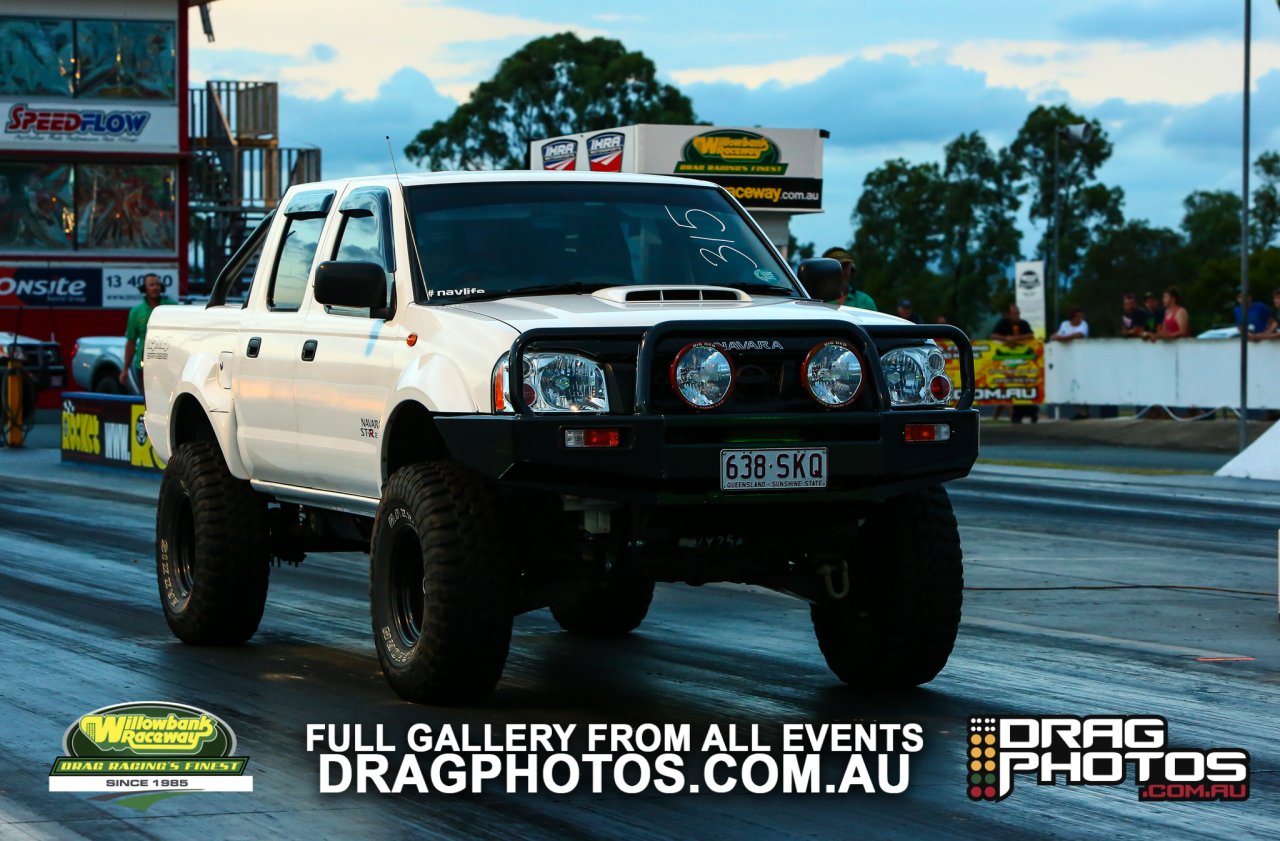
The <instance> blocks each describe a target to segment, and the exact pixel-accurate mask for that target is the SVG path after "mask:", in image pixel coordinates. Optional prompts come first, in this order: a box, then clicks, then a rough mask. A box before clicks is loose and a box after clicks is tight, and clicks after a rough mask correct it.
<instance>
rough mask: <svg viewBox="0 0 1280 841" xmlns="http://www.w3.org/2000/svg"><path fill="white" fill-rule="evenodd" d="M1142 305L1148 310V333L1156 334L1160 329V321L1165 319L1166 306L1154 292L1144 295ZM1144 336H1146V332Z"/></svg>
mask: <svg viewBox="0 0 1280 841" xmlns="http://www.w3.org/2000/svg"><path fill="white" fill-rule="evenodd" d="M1142 306H1143V308H1144V309H1145V310H1146V311H1147V324H1146V328H1147V333H1151V334H1154V333H1155V332H1156V331H1157V330H1159V329H1160V322H1162V321H1164V307H1162V306H1160V300H1159V299H1158V298H1157V297H1156V293H1154V292H1147V293H1145V294H1144V295H1143V296H1142ZM1143 338H1144V339H1145V338H1146V334H1145V333H1144V334H1143Z"/></svg>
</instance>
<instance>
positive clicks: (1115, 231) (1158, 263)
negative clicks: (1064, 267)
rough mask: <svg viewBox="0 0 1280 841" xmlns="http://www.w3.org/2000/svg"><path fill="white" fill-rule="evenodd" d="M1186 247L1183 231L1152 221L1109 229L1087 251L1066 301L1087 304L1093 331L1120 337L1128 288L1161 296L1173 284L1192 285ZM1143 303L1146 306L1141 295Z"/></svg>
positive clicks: (1090, 326)
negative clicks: (1123, 304)
mask: <svg viewBox="0 0 1280 841" xmlns="http://www.w3.org/2000/svg"><path fill="white" fill-rule="evenodd" d="M1183 248H1184V246H1183V239H1182V237H1181V236H1179V235H1178V232H1177V231H1173V230H1170V229H1168V228H1155V227H1152V226H1151V225H1150V224H1149V223H1148V222H1147V221H1146V220H1141V219H1140V220H1134V221H1130V222H1128V223H1126V224H1124V225H1122V226H1121V227H1118V228H1110V229H1106V230H1103V231H1101V232H1099V235H1098V238H1097V239H1096V240H1095V241H1094V243H1093V244H1092V245H1091V246H1090V247H1089V250H1088V251H1087V252H1085V255H1084V261H1083V262H1082V263H1081V265H1080V271H1079V274H1078V275H1077V277H1076V280H1075V283H1073V284H1072V286H1071V292H1070V294H1069V295H1068V296H1067V298H1066V300H1065V301H1064V304H1066V305H1068V306H1081V307H1084V309H1085V317H1086V318H1087V319H1088V321H1089V333H1090V335H1093V336H1118V335H1120V311H1121V309H1122V298H1123V296H1124V294H1125V293H1126V292H1132V293H1134V294H1135V295H1138V296H1141V295H1142V293H1144V292H1148V291H1153V292H1155V293H1156V294H1157V295H1159V294H1160V293H1161V292H1162V291H1163V290H1164V288H1165V287H1167V286H1179V287H1186V285H1187V280H1188V279H1189V275H1188V264H1187V261H1186V259H1185V255H1184V253H1183ZM1138 303H1139V305H1140V306H1141V303H1142V301H1141V299H1139V302H1138ZM1056 328H1057V325H1056V324H1055V325H1053V326H1052V327H1051V329H1056Z"/></svg>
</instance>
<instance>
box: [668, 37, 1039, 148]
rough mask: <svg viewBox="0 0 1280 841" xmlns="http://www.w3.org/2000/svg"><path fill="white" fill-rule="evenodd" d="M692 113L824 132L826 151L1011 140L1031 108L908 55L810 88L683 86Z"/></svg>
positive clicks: (967, 73) (965, 74)
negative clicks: (976, 137)
mask: <svg viewBox="0 0 1280 841" xmlns="http://www.w3.org/2000/svg"><path fill="white" fill-rule="evenodd" d="M684 90H685V93H687V94H688V95H689V96H690V97H692V99H693V104H694V110H695V111H696V112H697V114H698V116H699V117H700V118H702V119H704V120H710V121H711V122H713V123H717V124H721V125H741V126H751V125H762V126H768V127H771V128H788V127H794V128H825V129H827V130H828V131H830V132H831V139H830V140H829V141H828V146H831V145H838V146H867V145H871V146H877V147H885V148H888V147H893V146H895V145H898V144H902V143H912V142H931V143H938V144H941V143H945V142H946V141H948V140H950V139H952V138H953V137H955V136H956V135H957V134H960V133H961V132H966V131H974V130H980V131H994V132H998V133H1003V134H1008V135H1010V136H1011V135H1012V133H1013V132H1015V131H1017V128H1018V126H1020V125H1021V124H1022V120H1023V119H1025V118H1026V115H1027V112H1028V111H1029V110H1030V109H1031V105H1030V103H1029V102H1028V100H1027V97H1026V95H1025V93H1023V92H1022V91H1018V90H1014V89H1011V88H996V87H989V86H987V85H986V84H985V82H984V80H983V77H982V75H981V74H980V73H977V72H974V71H972V70H965V69H963V68H960V67H954V66H950V65H945V64H932V63H926V64H920V65H914V64H912V62H911V61H910V60H909V59H907V58H904V57H902V56H897V55H891V56H888V57H886V58H884V59H882V60H880V61H866V60H863V59H852V60H850V61H847V62H845V63H844V64H842V65H840V66H839V67H837V68H835V69H834V70H832V71H830V72H828V73H826V74H825V75H823V76H821V77H819V78H818V79H815V80H814V81H812V82H808V83H805V84H797V85H792V86H789V87H788V86H783V85H781V84H779V83H777V82H769V83H766V84H763V85H761V86H759V87H758V88H754V89H750V88H747V87H745V86H743V85H735V84H730V83H727V82H717V83H713V84H695V85H688V86H686V87H685V89H684Z"/></svg>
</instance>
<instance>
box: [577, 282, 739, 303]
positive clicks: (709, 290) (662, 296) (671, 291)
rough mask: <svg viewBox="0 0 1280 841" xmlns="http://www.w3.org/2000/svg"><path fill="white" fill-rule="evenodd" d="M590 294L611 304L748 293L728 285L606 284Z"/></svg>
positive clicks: (726, 298) (735, 298)
mask: <svg viewBox="0 0 1280 841" xmlns="http://www.w3.org/2000/svg"><path fill="white" fill-rule="evenodd" d="M592 297H594V298H599V299H600V300H602V301H611V302H613V303H615V304H689V303H702V302H713V303H724V302H732V303H739V302H750V301H751V300H752V299H751V296H750V295H748V294H747V293H746V292H743V291H742V290H741V289H731V288H729V287H728V286H610V287H608V288H606V289H601V290H599V291H597V292H594V293H592Z"/></svg>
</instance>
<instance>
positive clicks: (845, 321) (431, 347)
mask: <svg viewBox="0 0 1280 841" xmlns="http://www.w3.org/2000/svg"><path fill="white" fill-rule="evenodd" d="M259 253H261V256H262V259H261V260H259V261H258V263H257V269H256V271H254V272H253V273H252V275H251V276H249V278H248V279H249V281H250V287H249V289H248V291H247V294H246V295H245V296H244V303H243V304H240V303H234V304H232V303H229V300H230V299H231V298H232V297H233V296H236V295H238V294H240V292H241V290H238V289H236V288H235V287H236V286H237V285H238V284H239V282H240V281H239V278H240V277H241V274H242V271H243V269H244V267H245V266H246V265H249V264H250V263H251V261H253V260H254V259H256V257H257V255H258V254H259ZM801 275H802V277H806V278H807V279H808V282H810V283H812V284H814V285H815V286H817V285H826V284H830V283H832V282H834V283H837V284H838V283H839V281H840V266H839V264H838V263H837V262H836V261H833V260H817V261H810V262H808V263H806V264H804V265H802V266H801ZM931 338H947V339H949V340H952V341H954V342H956V343H957V345H958V346H959V348H960V350H961V356H962V363H963V365H962V370H963V378H962V379H963V382H962V383H961V384H960V388H959V390H958V391H954V392H953V384H952V382H951V380H950V379H949V378H948V377H947V376H946V374H945V370H944V361H943V357H942V355H941V354H940V353H939V352H938V349H937V347H936V346H935V345H934V344H933V343H932V341H930V339H931ZM143 353H144V367H143V370H144V379H145V392H146V404H147V405H146V426H147V430H148V432H149V433H150V436H151V440H152V442H153V443H154V445H155V447H156V450H157V451H158V452H159V454H160V455H161V457H163V458H164V459H166V460H167V461H168V466H167V468H166V470H165V474H164V480H163V483H162V486H161V490H160V499H159V506H158V511H157V526H156V527H157V559H156V565H157V575H158V578H159V589H160V594H161V601H162V603H163V606H164V612H165V616H166V618H167V620H168V622H169V625H170V627H171V628H172V630H173V631H174V633H175V634H176V635H177V636H178V637H179V638H181V639H182V640H184V641H186V642H189V643H194V644H226V643H240V642H244V641H245V640H247V639H248V638H249V637H251V636H252V635H253V634H254V632H255V631H256V629H257V627H258V624H259V620H260V619H261V617H262V614H263V605H264V601H265V598H266V591H267V578H268V570H269V568H270V565H271V561H272V558H273V556H274V557H276V558H282V559H285V560H290V561H297V560H301V559H302V557H303V555H304V553H306V552H314V551H329V550H351V549H359V550H362V551H369V553H370V563H371V571H370V580H371V587H370V592H371V611H372V615H373V631H374V642H375V645H376V648H377V651H378V656H379V659H380V661H381V665H382V669H383V672H384V674H385V675H386V677H387V679H388V681H389V682H390V684H391V685H392V687H393V688H394V689H395V690H396V691H397V692H398V693H399V694H400V695H401V696H403V697H405V698H409V699H412V700H415V701H450V702H451V701H457V700H467V699H474V698H477V697H479V696H482V695H484V694H486V693H488V692H489V691H491V690H492V689H493V687H494V686H495V684H496V683H497V682H498V680H499V678H500V676H501V673H502V669H503V664H504V663H505V660H506V657H507V650H508V645H509V643H510V640H511V629H512V620H513V618H514V617H515V616H516V615H517V614H519V613H521V612H523V611H527V610H534V609H537V608H541V607H545V606H550V608H551V611H552V613H553V615H554V616H555V618H556V619H557V620H558V621H559V623H560V624H561V625H562V626H563V627H564V628H565V629H566V630H568V631H571V632H576V633H586V634H600V635H610V634H622V633H626V632H628V631H630V630H632V629H634V628H635V627H636V626H638V625H639V623H640V622H641V620H642V619H643V618H644V616H645V613H646V611H647V610H648V607H649V602H650V599H651V598H652V595H653V588H654V582H655V581H683V582H689V583H694V584H700V583H704V582H708V581H737V582H750V583H756V584H761V585H764V586H769V587H774V588H776V589H778V590H781V591H784V592H787V593H790V594H793V595H797V596H799V597H801V598H803V599H805V600H807V601H809V602H810V603H811V605H812V613H813V623H814V628H815V632H816V634H817V637H818V642H819V645H820V647H821V649H822V652H823V654H824V655H825V656H826V659H827V662H828V663H829V664H830V665H831V667H832V669H833V670H834V671H835V672H836V674H837V675H838V676H839V677H840V678H842V679H844V680H845V681H847V682H850V683H855V684H859V685H864V686H906V685H915V684H919V683H923V682H926V681H929V680H931V679H932V678H933V677H934V676H935V675H936V674H937V673H938V671H939V670H940V669H941V668H942V667H943V665H944V664H945V663H946V660H947V657H948V655H949V654H950V651H951V647H952V643H953V641H954V639H955V635H956V629H957V626H958V623H959V618H960V602H961V591H962V589H963V581H962V568H961V559H960V557H961V556H960V541H959V535H958V532H957V528H956V521H955V517H954V516H953V514H952V510H951V505H950V502H949V501H948V498H947V494H946V492H945V490H943V488H942V483H943V482H945V481H947V480H949V479H954V478H958V477H960V476H964V475H965V474H966V473H967V472H968V471H969V469H970V467H971V466H972V464H973V462H974V460H975V458H976V456H977V444H978V416H977V412H976V411H975V410H974V409H973V408H972V407H971V405H970V404H971V401H972V388H973V377H972V355H971V353H970V351H969V344H968V340H967V339H966V338H965V337H964V335H963V334H962V333H961V332H960V331H959V330H957V329H956V328H954V327H947V326H937V325H930V326H919V325H913V324H909V323H907V322H904V321H902V320H901V319H898V318H895V317H893V316H888V315H881V314H879V313H873V312H868V311H864V310H849V309H845V310H837V309H836V308H834V307H829V306H827V305H825V304H823V303H822V302H821V301H820V300H813V299H811V298H810V297H809V295H808V294H807V293H806V291H805V289H804V288H803V287H802V286H801V285H800V284H799V283H798V282H797V279H796V277H795V276H794V275H792V273H791V271H790V269H789V268H788V267H787V265H786V263H785V261H784V260H783V259H782V258H781V257H780V255H779V254H778V252H777V251H776V250H775V249H774V248H773V247H772V246H771V245H770V243H769V241H768V240H767V239H766V238H765V237H764V235H763V234H762V233H761V230H760V228H759V227H758V226H757V225H756V224H755V222H754V221H753V220H752V219H751V218H750V217H749V216H748V215H747V214H746V212H745V211H744V210H743V209H742V207H741V206H740V205H739V204H738V203H737V202H736V201H735V200H734V199H733V198H732V197H731V196H730V195H729V194H728V193H727V192H725V191H724V190H723V189H721V188H720V187H717V186H715V185H713V184H709V183H706V182H700V181H694V180H689V179H681V178H662V177H653V176H639V175H634V176H632V175H618V174H595V173H543V172H538V173H530V172H498V173H439V174H434V175H414V176H411V177H408V178H405V179H404V182H403V184H401V183H400V182H398V181H397V180H396V179H394V178H391V177H377V178H357V179H350V180H341V181H328V182H323V183H316V184H308V185H302V186H299V187H294V188H291V189H290V190H289V192H288V194H287V195H286V196H285V197H284V200H283V201H282V202H281V204H280V210H278V211H277V212H276V213H275V214H274V215H273V216H271V217H270V218H268V219H267V221H265V222H264V223H263V225H262V226H261V227H260V228H259V229H258V230H257V231H255V233H254V234H253V235H252V236H251V237H250V239H249V241H248V242H246V244H245V245H244V246H243V247H242V248H241V250H240V251H239V252H238V253H237V255H235V256H234V257H233V258H232V260H231V261H230V263H229V264H228V267H227V269H226V270H225V271H224V273H223V275H222V276H221V277H220V278H219V279H218V281H217V282H216V283H215V285H214V291H213V293H212V295H211V298H210V301H209V303H208V305H207V306H206V307H203V308H197V307H162V308H160V309H157V310H156V312H155V314H154V315H153V316H152V317H151V321H150V325H149V328H148V333H147V340H146V346H145V348H144V349H143Z"/></svg>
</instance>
